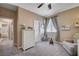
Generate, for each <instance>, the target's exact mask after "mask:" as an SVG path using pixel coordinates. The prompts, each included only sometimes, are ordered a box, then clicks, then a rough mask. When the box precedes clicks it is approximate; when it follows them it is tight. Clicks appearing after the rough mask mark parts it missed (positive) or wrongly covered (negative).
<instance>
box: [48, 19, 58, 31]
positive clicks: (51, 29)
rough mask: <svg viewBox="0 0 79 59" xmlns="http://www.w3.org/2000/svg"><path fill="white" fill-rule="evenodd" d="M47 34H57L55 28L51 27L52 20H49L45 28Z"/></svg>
mask: <svg viewBox="0 0 79 59" xmlns="http://www.w3.org/2000/svg"><path fill="white" fill-rule="evenodd" d="M47 32H57V30H56V28H55V27H54V25H53V22H52V19H51V18H50V19H49V23H48V26H47Z"/></svg>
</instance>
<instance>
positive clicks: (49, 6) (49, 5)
mask: <svg viewBox="0 0 79 59" xmlns="http://www.w3.org/2000/svg"><path fill="white" fill-rule="evenodd" d="M44 4H45V3H41V4H40V5H39V6H38V7H37V8H40V7H42V6H43V5H44ZM47 6H48V8H49V9H52V8H51V3H49V4H48V5H47Z"/></svg>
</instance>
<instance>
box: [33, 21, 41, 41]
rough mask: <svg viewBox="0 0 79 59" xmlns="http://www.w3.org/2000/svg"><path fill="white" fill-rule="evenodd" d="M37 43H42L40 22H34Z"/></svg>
mask: <svg viewBox="0 0 79 59" xmlns="http://www.w3.org/2000/svg"><path fill="white" fill-rule="evenodd" d="M34 31H35V42H38V41H40V29H39V21H38V20H34Z"/></svg>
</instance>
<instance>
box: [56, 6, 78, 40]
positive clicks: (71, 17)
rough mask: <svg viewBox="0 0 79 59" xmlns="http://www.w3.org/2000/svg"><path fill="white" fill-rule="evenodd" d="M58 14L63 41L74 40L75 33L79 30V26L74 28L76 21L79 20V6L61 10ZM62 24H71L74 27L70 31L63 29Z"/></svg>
mask: <svg viewBox="0 0 79 59" xmlns="http://www.w3.org/2000/svg"><path fill="white" fill-rule="evenodd" d="M57 15H58V25H59V28H60V39H61V41H63V40H72V39H73V35H74V33H76V32H79V28H74V22H75V21H79V7H76V8H73V9H70V10H67V11H64V12H61V13H59V14H57ZM62 25H71V26H72V28H71V30H69V31H62V30H61V26H62Z"/></svg>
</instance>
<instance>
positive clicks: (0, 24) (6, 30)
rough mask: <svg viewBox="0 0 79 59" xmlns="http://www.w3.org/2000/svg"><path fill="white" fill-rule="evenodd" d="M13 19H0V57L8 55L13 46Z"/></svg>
mask: <svg viewBox="0 0 79 59" xmlns="http://www.w3.org/2000/svg"><path fill="white" fill-rule="evenodd" d="M13 25H14V23H13V19H8V18H0V50H2V51H1V52H0V55H10V53H11V52H12V51H11V49H12V48H11V47H13V45H14V30H13V28H14V27H13Z"/></svg>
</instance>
